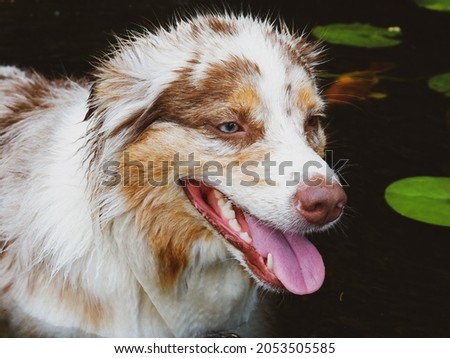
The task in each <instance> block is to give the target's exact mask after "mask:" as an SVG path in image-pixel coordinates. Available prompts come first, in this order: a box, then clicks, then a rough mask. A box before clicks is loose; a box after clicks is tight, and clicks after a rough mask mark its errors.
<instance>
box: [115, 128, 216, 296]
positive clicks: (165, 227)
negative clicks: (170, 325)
mask: <svg viewBox="0 0 450 358" xmlns="http://www.w3.org/2000/svg"><path fill="white" fill-rule="evenodd" d="M163 132H164V131H161V130H149V131H148V132H147V133H146V134H145V135H143V136H142V138H141V140H140V141H138V142H136V143H134V144H132V145H131V146H129V147H127V148H126V153H127V154H128V158H127V159H126V160H125V156H124V157H123V158H122V161H121V164H120V168H121V169H120V170H121V172H122V173H125V174H124V176H123V182H122V191H123V193H124V194H125V196H126V197H127V200H128V205H129V208H130V210H135V211H136V223H137V224H138V226H139V229H141V230H145V229H147V230H149V247H150V249H151V251H152V252H153V254H154V255H155V258H156V260H157V265H158V273H159V280H160V284H161V287H162V288H163V289H169V288H171V287H173V285H174V284H175V282H176V281H177V279H178V277H179V275H180V273H181V271H182V270H183V269H184V268H185V267H186V264H187V262H188V259H189V253H190V251H191V248H192V245H193V244H194V242H196V241H197V240H198V239H199V238H204V239H209V238H210V237H211V235H212V234H211V232H210V231H209V229H208V228H207V227H206V226H205V225H204V224H203V223H202V222H201V221H200V222H199V220H198V218H197V217H195V216H194V214H193V211H194V209H193V208H192V209H191V207H190V205H191V204H190V203H188V205H189V206H188V208H189V209H190V210H188V209H186V208H185V206H184V205H185V203H186V202H187V198H186V195H185V194H184V192H183V190H182V188H181V187H177V186H176V184H175V183H173V182H170V180H171V178H172V174H173V168H172V166H168V167H167V169H166V167H164V165H161V163H163V162H164V161H165V162H170V161H171V160H173V156H174V154H175V153H176V148H174V147H171V146H170V145H166V146H162V148H161V147H160V149H159V150H157V151H156V152H155V151H154V146H155V147H159V145H160V144H162V143H164V141H167V138H169V137H168V133H163ZM149 143H153V144H149ZM164 148H165V149H164ZM149 160H152V163H154V164H155V165H154V166H153V170H152V172H150V169H151V168H149V166H148V165H147V163H148V161H149ZM137 163H143V165H142V166H139V165H138V164H137ZM149 179H152V180H154V181H161V180H164V179H168V180H169V183H168V185H167V184H166V185H160V186H155V185H151V184H150V182H149Z"/></svg>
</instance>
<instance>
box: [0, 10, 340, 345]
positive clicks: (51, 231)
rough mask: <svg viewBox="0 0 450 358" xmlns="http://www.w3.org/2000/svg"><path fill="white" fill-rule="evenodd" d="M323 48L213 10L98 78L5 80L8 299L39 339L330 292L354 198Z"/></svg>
mask: <svg viewBox="0 0 450 358" xmlns="http://www.w3.org/2000/svg"><path fill="white" fill-rule="evenodd" d="M319 53H320V50H319V49H318V47H317V46H316V45H315V44H314V43H311V42H308V41H307V40H306V39H305V38H304V37H303V36H300V35H297V34H293V33H291V32H290V31H289V30H288V29H287V28H286V27H285V26H284V25H282V24H281V25H277V26H275V25H273V24H272V23H270V22H268V21H265V20H260V19H258V18H253V17H251V16H243V15H220V16H216V15H201V16H197V17H193V18H191V19H189V20H180V21H178V22H177V23H176V24H175V25H174V26H172V27H169V28H166V29H160V30H158V31H155V32H150V31H146V32H144V33H143V34H141V35H133V36H131V37H130V38H129V39H126V40H119V42H118V45H117V47H116V48H115V49H114V51H112V53H111V54H110V55H109V56H106V58H105V59H104V60H102V61H101V62H100V63H99V65H98V66H97V68H96V70H95V73H94V78H93V80H92V81H91V82H83V81H80V82H75V81H73V80H69V79H61V80H49V79H46V78H44V77H42V76H41V75H39V74H36V73H34V72H30V71H28V72H27V71H22V70H19V69H17V68H15V67H0V93H1V96H0V131H1V132H0V135H1V137H0V145H1V159H0V163H1V164H0V294H1V298H0V300H1V301H0V302H1V307H2V308H3V309H4V310H6V312H7V313H8V316H9V319H10V321H11V322H12V324H13V325H15V326H16V327H17V329H20V331H21V332H22V333H23V334H26V335H30V334H32V335H39V336H116V337H117V336H122V337H136V336H154V337H171V336H177V337H180V336H202V335H208V334H211V333H214V332H226V331H234V330H238V329H239V327H241V326H242V325H243V324H245V323H246V322H251V321H252V318H251V314H252V311H253V310H254V309H255V307H257V306H258V300H257V292H258V290H261V289H262V290H271V291H285V290H288V291H291V292H292V293H294V294H299V295H302V294H308V293H312V292H314V291H316V290H317V289H318V288H319V287H320V286H321V285H322V282H323V280H324V275H325V269H324V264H323V261H322V259H321V256H320V254H319V252H318V251H317V249H316V248H315V247H314V246H313V245H312V244H311V243H310V242H309V241H308V240H307V239H306V238H305V237H304V236H303V233H304V232H306V231H310V230H320V229H324V228H328V227H330V226H332V225H333V224H334V223H336V222H337V221H338V220H339V217H340V216H341V215H342V212H343V209H344V205H345V202H346V196H345V193H344V191H343V190H342V188H341V185H340V184H339V181H338V179H337V177H336V175H335V174H334V173H333V171H332V170H331V169H330V168H329V167H328V166H327V164H326V163H325V161H324V160H323V159H322V156H323V154H324V148H325V144H326V138H325V134H324V132H323V129H322V127H321V123H320V121H321V117H322V116H323V112H324V101H323V99H322V98H321V96H320V93H319V90H318V87H317V84H316V70H315V67H316V65H317V63H318V61H319Z"/></svg>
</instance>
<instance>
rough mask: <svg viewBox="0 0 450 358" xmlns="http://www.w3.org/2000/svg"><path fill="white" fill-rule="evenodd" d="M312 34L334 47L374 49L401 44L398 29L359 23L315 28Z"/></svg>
mask: <svg viewBox="0 0 450 358" xmlns="http://www.w3.org/2000/svg"><path fill="white" fill-rule="evenodd" d="M312 33H313V35H314V36H316V37H317V38H319V39H321V40H324V41H327V42H329V43H332V44H335V45H347V46H356V47H367V48H375V47H389V46H395V45H398V44H400V43H401V40H400V37H401V30H400V28H399V27H390V28H382V27H375V26H372V25H369V24H361V23H353V24H331V25H326V26H316V27H314V28H313V30H312Z"/></svg>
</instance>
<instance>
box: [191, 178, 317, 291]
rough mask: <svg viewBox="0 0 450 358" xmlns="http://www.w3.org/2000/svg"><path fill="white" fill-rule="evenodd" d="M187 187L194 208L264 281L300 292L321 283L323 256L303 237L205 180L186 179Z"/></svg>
mask: <svg viewBox="0 0 450 358" xmlns="http://www.w3.org/2000/svg"><path fill="white" fill-rule="evenodd" d="M184 188H185V192H186V194H187V196H188V197H189V199H190V201H191V202H192V204H193V205H194V207H195V208H196V209H197V210H198V211H199V212H200V213H201V214H202V215H203V216H204V217H205V218H206V219H207V220H208V221H209V222H210V223H211V225H212V226H214V228H215V229H216V230H217V231H218V232H219V233H220V234H221V235H222V236H223V237H224V238H225V239H226V240H227V241H228V242H230V243H231V244H232V245H233V246H234V247H235V248H237V249H238V250H240V251H241V252H242V253H243V255H244V258H245V261H246V263H247V266H248V268H249V269H250V270H251V271H252V272H253V273H254V275H255V276H256V277H258V279H259V280H260V281H261V282H262V283H264V284H266V285H268V286H271V287H272V288H275V289H283V288H285V289H287V290H289V291H291V292H292V293H295V294H298V295H304V294H308V293H312V292H315V291H317V290H318V289H319V288H320V286H322V283H323V281H324V278H325V267H324V264H323V261H322V257H321V255H320V253H319V252H318V251H317V249H316V248H315V247H314V245H313V244H312V243H311V242H310V241H308V240H307V239H306V238H305V237H304V236H302V235H300V234H293V233H284V232H281V231H279V230H277V229H274V228H273V227H271V226H269V225H267V224H265V223H264V222H261V221H260V220H258V219H257V218H255V217H254V216H251V215H250V214H248V213H246V212H244V211H243V210H242V209H241V208H239V207H238V206H236V205H235V204H234V203H232V202H231V201H230V200H228V198H227V197H226V196H225V195H224V194H222V193H221V192H220V191H218V190H216V189H214V188H213V187H210V186H208V185H206V184H205V183H203V182H202V181H199V180H195V179H189V180H186V181H184Z"/></svg>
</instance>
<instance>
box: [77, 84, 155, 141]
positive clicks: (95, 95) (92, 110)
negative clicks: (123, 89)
mask: <svg viewBox="0 0 450 358" xmlns="http://www.w3.org/2000/svg"><path fill="white" fill-rule="evenodd" d="M97 81H99V79H97ZM119 98H120V99H119ZM125 98H126V94H123V96H118V95H117V94H115V93H114V92H109V91H108V92H105V91H104V90H102V85H101V84H100V85H99V84H98V83H97V82H95V83H94V84H92V86H91V89H90V94H89V98H88V101H87V107H88V110H87V112H86V114H85V117H84V121H86V122H91V123H90V124H89V126H90V129H91V131H93V132H95V135H96V136H99V137H103V139H112V138H114V137H117V136H120V137H121V142H122V143H123V147H125V146H127V145H129V144H131V143H133V142H134V141H135V140H136V139H138V138H139V137H140V135H141V134H142V133H143V132H144V131H145V129H146V128H148V127H149V126H150V125H151V124H152V123H153V122H155V121H156V120H157V117H158V116H157V113H158V111H154V108H153V106H152V104H149V105H148V106H146V107H144V108H140V109H135V110H133V111H122V110H121V107H120V106H123V105H124V103H123V102H124V100H125ZM130 98H131V99H130V101H131V100H132V96H130Z"/></svg>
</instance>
